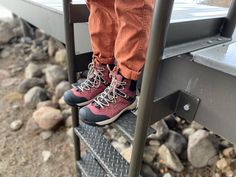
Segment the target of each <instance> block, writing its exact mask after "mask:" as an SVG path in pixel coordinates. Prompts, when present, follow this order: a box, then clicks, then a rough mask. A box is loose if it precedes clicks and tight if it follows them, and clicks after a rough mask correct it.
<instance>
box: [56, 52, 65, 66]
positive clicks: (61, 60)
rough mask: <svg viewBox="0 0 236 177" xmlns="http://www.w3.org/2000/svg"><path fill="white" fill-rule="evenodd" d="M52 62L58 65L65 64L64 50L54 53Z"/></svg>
mask: <svg viewBox="0 0 236 177" xmlns="http://www.w3.org/2000/svg"><path fill="white" fill-rule="evenodd" d="M54 60H55V62H56V63H58V64H62V65H64V64H66V63H67V53H66V49H60V50H58V51H57V52H56V55H55V57H54Z"/></svg>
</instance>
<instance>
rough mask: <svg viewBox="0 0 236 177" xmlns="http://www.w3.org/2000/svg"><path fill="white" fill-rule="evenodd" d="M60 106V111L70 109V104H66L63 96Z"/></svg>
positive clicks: (59, 102)
mask: <svg viewBox="0 0 236 177" xmlns="http://www.w3.org/2000/svg"><path fill="white" fill-rule="evenodd" d="M58 104H59V107H60V109H63V110H64V109H69V108H70V106H69V105H68V104H66V102H65V100H64V98H63V96H62V97H61V98H60V99H59V101H58Z"/></svg>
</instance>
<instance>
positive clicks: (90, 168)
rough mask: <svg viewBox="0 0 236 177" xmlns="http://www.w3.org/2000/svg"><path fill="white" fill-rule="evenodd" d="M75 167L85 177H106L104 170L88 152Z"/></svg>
mask: <svg viewBox="0 0 236 177" xmlns="http://www.w3.org/2000/svg"><path fill="white" fill-rule="evenodd" d="M77 165H78V167H79V169H80V170H81V172H82V173H83V174H84V175H85V176H86V177H97V176H99V177H108V175H107V173H106V172H105V171H104V169H103V168H102V167H101V166H100V165H99V164H98V162H97V161H96V160H95V159H94V157H92V155H91V154H90V153H89V152H88V153H87V154H86V155H85V156H83V157H82V158H81V159H80V160H79V161H77Z"/></svg>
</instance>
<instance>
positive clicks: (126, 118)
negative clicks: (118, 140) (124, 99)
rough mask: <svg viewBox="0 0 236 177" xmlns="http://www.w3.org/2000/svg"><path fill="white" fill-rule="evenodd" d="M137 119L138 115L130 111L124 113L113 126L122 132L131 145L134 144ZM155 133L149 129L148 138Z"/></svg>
mask: <svg viewBox="0 0 236 177" xmlns="http://www.w3.org/2000/svg"><path fill="white" fill-rule="evenodd" d="M136 118H137V117H136V115H135V114H134V113H133V112H131V111H129V112H125V113H123V114H122V115H121V116H120V118H119V119H118V120H117V121H115V122H114V123H113V124H112V126H113V127H114V128H116V129H117V130H118V131H120V132H121V133H122V134H123V135H124V137H126V138H127V140H128V141H129V142H130V143H133V141H134V131H135V125H136ZM155 132H156V130H155V129H153V128H151V127H149V128H148V132H147V136H148V135H150V134H153V133H155Z"/></svg>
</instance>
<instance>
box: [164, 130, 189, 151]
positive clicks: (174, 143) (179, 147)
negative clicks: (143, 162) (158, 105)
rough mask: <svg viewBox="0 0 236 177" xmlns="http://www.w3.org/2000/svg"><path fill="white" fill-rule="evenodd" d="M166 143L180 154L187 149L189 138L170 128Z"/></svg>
mask: <svg viewBox="0 0 236 177" xmlns="http://www.w3.org/2000/svg"><path fill="white" fill-rule="evenodd" d="M165 144H166V146H168V147H169V148H172V149H173V150H174V151H175V152H176V153H177V154H180V153H181V152H183V151H184V150H185V149H186V147H187V140H186V139H185V138H184V137H183V135H181V134H179V133H177V132H174V131H172V130H170V131H169V135H168V136H167V139H166V142H165Z"/></svg>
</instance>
